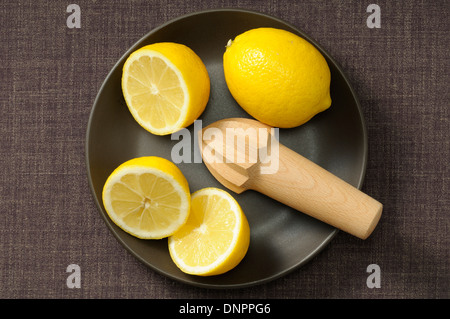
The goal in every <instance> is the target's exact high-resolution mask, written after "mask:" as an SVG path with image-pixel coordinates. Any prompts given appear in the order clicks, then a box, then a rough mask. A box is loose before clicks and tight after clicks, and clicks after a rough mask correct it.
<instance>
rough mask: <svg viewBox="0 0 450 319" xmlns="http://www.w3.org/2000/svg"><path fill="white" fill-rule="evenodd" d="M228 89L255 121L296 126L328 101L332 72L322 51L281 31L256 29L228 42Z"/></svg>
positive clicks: (225, 68)
mask: <svg viewBox="0 0 450 319" xmlns="http://www.w3.org/2000/svg"><path fill="white" fill-rule="evenodd" d="M223 68H224V75H225V81H226V83H227V86H228V89H229V90H230V92H231V94H232V96H233V97H234V99H235V100H236V102H237V103H238V104H239V105H240V106H241V107H242V108H243V109H244V110H245V111H246V112H247V113H249V114H250V115H251V116H253V117H254V118H256V119H257V120H259V121H261V122H263V123H265V124H268V125H271V126H274V127H281V128H291V127H296V126H299V125H301V124H304V123H305V122H307V121H309V120H310V119H311V118H312V117H313V116H314V115H316V114H317V113H319V112H322V111H324V110H326V109H328V108H329V107H330V105H331V97H330V81H331V74H330V69H329V67H328V64H327V62H326V60H325V58H324V57H323V56H322V54H321V53H320V52H319V51H318V50H317V49H316V48H315V47H314V46H313V45H312V44H311V43H309V42H308V41H306V40H305V39H303V38H301V37H299V36H297V35H295V34H293V33H291V32H288V31H285V30H281V29H275V28H257V29H252V30H249V31H246V32H244V33H242V34H240V35H238V36H237V37H236V38H235V39H234V40H230V41H228V44H227V46H226V51H225V53H224V55H223Z"/></svg>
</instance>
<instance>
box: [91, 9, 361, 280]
mask: <svg viewBox="0 0 450 319" xmlns="http://www.w3.org/2000/svg"><path fill="white" fill-rule="evenodd" d="M257 27H274V28H281V29H285V30H288V31H291V32H293V33H296V34H298V35H299V36H301V37H303V38H305V39H307V40H308V41H310V42H311V43H312V44H314V45H315V46H316V47H317V48H318V49H319V50H320V51H321V52H322V54H323V55H324V56H325V58H326V59H327V62H328V65H329V66H330V69H331V75H332V77H331V97H332V99H333V103H332V106H331V107H330V108H329V109H328V110H326V111H325V112H323V113H321V114H319V115H317V116H316V117H314V118H313V119H312V120H311V121H309V122H308V123H306V124H304V125H303V126H300V127H298V128H295V129H284V130H280V137H279V138H280V142H281V143H283V144H285V145H286V146H288V147H290V148H292V149H294V150H296V151H297V152H298V153H300V154H302V155H303V156H305V157H307V158H309V159H311V160H312V161H314V162H316V163H317V164H319V165H320V166H322V167H324V168H325V169H327V170H329V171H330V172H332V173H334V174H335V175H337V176H339V177H341V178H342V179H344V180H346V181H347V182H349V183H351V184H352V185H354V186H356V187H358V188H359V187H361V185H362V181H363V178H364V174H365V168H366V161H367V138H366V129H365V125H364V119H363V116H362V112H361V109H360V105H359V102H358V100H357V98H356V96H355V93H354V92H353V90H352V88H351V86H350V84H349V82H348V81H347V79H346V77H345V75H344V73H343V72H342V70H341V69H340V67H339V66H338V65H337V64H336V62H335V61H334V60H333V59H332V58H331V57H330V55H329V54H327V52H325V51H324V50H323V49H322V48H321V47H320V46H319V45H318V44H317V43H316V42H315V41H314V40H313V39H311V38H309V37H308V36H307V35H306V34H304V33H303V32H301V31H300V30H298V29H296V28H295V27H293V26H292V25H289V24H288V23H286V22H284V21H281V20H279V19H276V18H273V17H270V16H267V15H263V14H260V13H255V12H249V11H243V10H213V11H206V12H199V13H194V14H189V15H186V16H183V17H180V18H177V19H175V20H172V21H170V22H168V23H166V24H164V25H162V26H161V27H159V28H156V29H154V30H153V31H151V32H150V33H148V34H147V35H145V36H144V37H143V38H142V39H141V40H140V41H138V42H137V43H136V44H135V45H133V46H132V47H131V48H130V49H129V50H128V52H126V53H125V55H124V56H123V57H122V58H121V59H120V60H119V61H118V62H117V64H116V65H115V66H114V68H113V69H112V70H111V72H110V73H109V74H108V76H107V77H106V79H105V81H104V83H103V85H102V87H101V89H100V91H99V93H98V95H97V98H96V100H95V103H94V106H93V109H92V112H91V115H90V119H89V123H88V128H87V137H86V160H87V170H88V177H89V182H90V186H91V189H92V192H93V196H94V200H95V201H96V203H97V205H98V208H99V210H100V213H101V216H102V217H103V218H104V220H105V222H106V224H107V225H108V227H109V228H110V229H111V231H112V232H113V234H114V236H115V237H116V238H117V239H118V240H119V242H120V243H122V244H123V245H124V246H125V248H126V249H128V250H129V251H130V252H131V253H132V254H133V255H134V256H136V257H137V258H138V259H139V260H140V261H141V262H143V263H144V264H146V265H147V266H149V267H151V268H152V269H154V270H155V271H157V272H159V273H161V274H163V275H165V276H168V277H170V278H172V279H175V280H178V281H181V282H184V283H188V284H192V285H195V286H201V287H210V288H234V287H244V286H250V285H254V284H260V283H263V282H267V281H269V280H273V279H275V278H278V277H280V276H283V275H285V274H287V273H289V272H290V271H292V270H294V269H297V268H299V267H300V266H301V265H303V264H305V263H306V262H308V261H309V260H310V259H311V258H312V257H313V256H315V255H316V254H317V253H318V252H319V251H320V250H321V249H323V248H324V247H325V246H326V245H327V244H328V243H329V242H330V241H331V239H332V238H333V237H334V235H335V234H336V233H337V230H336V229H335V228H333V227H331V226H328V225H325V224H323V223H322V222H319V221H317V220H315V219H312V218H310V217H308V216H306V215H304V214H302V213H300V212H298V211H295V210H293V209H291V208H288V207H286V206H284V205H282V204H280V203H278V202H275V201H274V200H272V199H270V198H268V197H265V196H264V195H261V194H259V193H256V192H253V191H247V192H244V193H242V194H240V195H237V194H234V193H232V194H233V195H234V196H235V198H236V200H237V201H238V202H239V203H240V205H241V207H242V209H243V210H244V212H245V214H246V215H247V218H248V221H249V223H250V228H251V242H250V247H249V250H248V253H247V255H246V256H245V258H244V259H243V260H242V262H241V263H240V264H239V265H238V266H237V267H236V268H235V269H233V270H231V271H230V272H228V273H226V274H223V275H219V276H214V277H197V276H191V275H187V274H184V273H182V272H181V271H180V270H179V269H178V268H177V267H176V266H175V264H174V263H173V262H172V260H171V258H170V256H169V252H168V248H167V239H162V240H140V239H137V238H134V237H132V236H130V235H128V234H127V233H125V232H123V231H122V230H121V229H119V228H118V227H117V226H116V225H115V224H113V223H112V221H111V220H110V219H109V218H108V216H107V214H106V212H105V211H104V208H103V204H102V200H101V192H102V188H103V184H104V182H105V181H106V178H107V177H108V175H109V174H110V173H111V172H112V171H113V170H114V169H115V168H116V167H117V166H119V165H120V164H121V163H123V162H125V161H126V160H129V159H131V158H134V157H138V156H145V155H155V156H161V157H164V158H166V159H169V160H170V159H171V150H172V147H173V146H174V145H175V144H176V143H178V142H179V141H178V140H171V136H170V135H169V136H164V137H161V136H155V135H152V134H150V133H148V132H147V131H145V130H144V129H143V128H141V127H140V126H139V125H138V124H137V123H136V122H135V121H134V119H133V117H132V116H131V114H130V112H129V111H128V108H127V106H126V104H125V102H124V99H123V96H122V90H121V85H120V79H121V75H122V66H123V63H124V62H125V60H126V58H127V57H128V55H129V54H130V53H131V52H133V51H135V50H136V49H138V48H140V47H142V46H144V45H147V44H150V43H154V42H163V41H170V42H178V43H182V44H185V45H187V46H189V47H190V48H192V49H193V50H194V51H195V52H196V53H197V54H198V55H199V56H200V57H201V59H202V60H203V62H204V63H205V65H206V67H207V69H208V72H209V76H210V78H211V97H210V100H209V103H208V105H207V106H206V110H205V112H204V113H203V114H202V115H201V117H200V119H201V120H202V121H203V127H205V126H206V125H208V124H210V123H212V122H214V121H216V120H219V119H223V118H229V117H249V115H248V114H247V113H245V112H244V111H243V110H242V109H241V108H240V107H239V106H238V105H237V103H236V102H235V101H234V99H233V98H232V96H231V95H230V93H229V91H228V89H227V86H226V83H225V80H224V75H223V69H222V56H223V53H224V50H225V45H226V43H227V41H228V40H229V39H233V38H235V37H236V36H237V35H238V34H240V33H242V32H244V31H246V30H249V29H252V28H257ZM189 130H190V132H191V134H192V133H193V125H191V127H189ZM194 151H195V152H198V150H193V152H194ZM192 159H194V156H192ZM178 167H179V168H180V169H181V171H182V172H183V173H184V175H185V176H186V178H187V180H188V182H189V185H190V188H191V192H194V191H196V190H198V189H200V188H203V187H211V186H213V187H219V188H224V187H223V186H222V185H221V184H220V183H219V182H217V181H216V180H215V179H214V178H213V176H212V175H211V174H210V173H209V171H208V170H207V168H206V166H205V165H204V164H203V163H181V164H178Z"/></svg>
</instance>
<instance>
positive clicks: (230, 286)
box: [84, 8, 368, 289]
mask: <svg viewBox="0 0 450 319" xmlns="http://www.w3.org/2000/svg"><path fill="white" fill-rule="evenodd" d="M222 12H229V13H244V14H251V15H256V16H261V17H263V18H267V19H271V20H274V21H276V22H279V23H281V24H283V25H286V26H288V27H290V28H292V29H293V30H295V31H297V32H298V33H300V34H301V35H302V37H303V38H305V39H306V40H307V41H308V42H310V43H312V44H313V45H314V46H315V47H316V48H318V49H319V51H320V52H321V53H322V54H323V55H324V56H325V57H326V58H327V59H328V60H330V61H332V63H333V64H334V66H335V67H336V69H337V70H338V72H339V74H340V75H341V76H342V78H343V80H344V81H345V84H346V86H347V87H348V88H349V90H350V93H351V95H352V97H353V100H354V101H355V104H356V109H357V111H358V117H359V121H360V123H361V129H362V141H363V149H362V167H361V173H360V177H359V180H358V182H357V185H355V187H356V188H358V189H361V188H362V185H363V183H364V179H365V175H366V171H367V162H368V134H367V127H366V123H365V119H364V114H363V111H362V107H361V104H360V101H359V99H358V96H357V94H356V92H355V90H354V88H353V86H352V85H351V83H350V81H349V80H348V78H347V75H346V73H345V72H344V71H343V69H342V67H341V65H340V64H339V63H338V62H337V61H336V60H335V59H334V58H333V57H332V56H331V55H330V54H329V53H328V51H327V50H325V49H324V48H323V47H322V46H321V45H320V44H319V43H317V42H316V41H315V40H314V39H312V38H311V37H310V36H309V35H308V34H307V33H306V32H304V31H303V30H302V29H300V28H298V27H297V26H294V25H293V24H291V23H290V22H287V21H285V20H283V19H280V18H277V17H274V16H272V15H269V14H266V13H262V12H258V11H254V10H248V9H240V8H224V9H208V10H201V11H195V12H191V13H187V14H184V15H180V16H178V17H175V18H173V19H170V20H168V21H166V22H164V23H162V24H161V25H159V26H156V27H155V28H153V29H151V30H150V31H149V32H147V33H146V34H144V35H143V36H141V37H140V38H139V40H138V41H136V42H135V43H134V44H133V45H132V46H131V47H130V48H128V50H126V51H125V52H124V53H123V54H122V56H121V57H120V58H119V59H118V60H117V62H116V63H115V64H114V65H113V66H112V67H111V69H110V70H109V72H108V73H107V75H106V77H105V78H104V80H103V81H102V84H101V86H100V88H99V89H98V91H97V94H96V96H95V99H94V102H93V104H92V107H91V110H90V112H89V118H88V122H87V128H86V133H85V134H86V135H85V141H84V142H85V147H84V151H85V164H86V171H87V177H88V183H89V188H90V193H91V197H92V198H93V200H94V202H95V203H96V206H97V210H98V213H100V216H101V217H102V219H103V220H104V221H105V223H106V225H107V226H108V228H109V230H110V231H111V232H112V234H113V236H114V237H115V238H116V240H118V242H119V243H120V244H121V245H122V246H123V247H125V249H126V250H127V251H128V252H129V253H131V254H132V255H133V256H134V257H135V258H136V259H138V260H139V261H140V262H141V263H143V264H144V265H146V266H147V267H149V268H151V269H152V270H154V271H155V272H157V273H159V274H160V275H163V276H165V277H168V278H170V279H172V280H174V281H177V282H180V283H183V284H186V285H190V286H196V287H200V288H209V289H236V288H246V287H251V286H255V285H260V284H264V283H268V282H271V281H274V280H276V279H278V278H281V277H283V276H286V275H288V274H289V273H291V272H293V271H294V270H297V269H299V268H301V267H302V266H303V265H305V264H307V263H308V262H310V261H311V259H313V258H314V257H315V256H317V255H318V254H319V253H320V252H321V251H322V250H323V249H325V248H326V247H327V246H328V245H329V243H330V242H331V241H332V239H333V238H334V237H335V236H336V235H337V234H338V233H339V229H337V228H335V229H334V230H333V231H332V232H331V233H330V235H329V236H328V237H327V238H326V239H325V240H323V241H322V242H321V243H320V245H318V246H317V247H316V248H315V249H314V250H312V251H311V252H310V253H309V254H308V256H307V257H305V258H303V259H302V260H301V261H300V262H298V263H296V264H295V265H293V266H291V267H289V268H286V269H284V270H283V271H281V272H278V273H276V274H274V275H272V276H268V277H265V278H263V279H259V280H253V281H248V282H245V283H237V284H226V285H224V284H210V283H202V282H196V281H189V280H184V279H183V278H179V277H176V276H174V275H172V274H171V273H168V272H166V271H164V270H162V269H159V268H157V267H155V266H154V265H152V264H150V263H148V261H147V260H145V259H144V258H142V257H141V256H140V255H138V254H137V253H136V252H135V251H134V250H133V249H132V248H131V247H130V246H129V245H128V244H127V243H126V242H125V241H124V240H123V239H122V238H121V237H120V236H118V234H117V233H116V231H115V229H114V228H113V226H112V224H111V222H110V221H109V220H107V218H106V216H105V214H104V213H102V212H103V205H102V204H101V203H100V202H99V200H98V198H97V196H96V195H95V194H96V192H95V188H94V185H93V181H92V173H91V169H90V161H89V158H90V156H89V155H90V151H89V140H90V135H91V128H92V121H93V117H94V113H95V110H96V105H97V104H98V102H99V99H100V96H101V93H102V92H103V90H104V89H105V86H106V85H107V82H108V79H109V78H110V77H111V75H112V73H113V72H114V71H115V70H116V68H117V67H118V66H119V65H120V64H121V63H122V61H123V60H124V59H126V57H128V56H129V55H130V54H131V53H132V52H133V51H135V50H136V49H137V48H138V47H139V46H140V45H141V43H142V42H144V41H145V40H146V39H147V38H148V37H149V36H151V35H152V34H153V33H156V32H158V31H159V30H161V29H163V28H165V27H167V26H168V25H170V24H173V23H175V22H178V21H180V20H184V19H188V18H192V17H195V16H199V15H204V14H210V13H222Z"/></svg>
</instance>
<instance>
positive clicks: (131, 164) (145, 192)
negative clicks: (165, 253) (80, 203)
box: [102, 156, 190, 239]
mask: <svg viewBox="0 0 450 319" xmlns="http://www.w3.org/2000/svg"><path fill="white" fill-rule="evenodd" d="M102 199H103V204H104V207H105V210H106V212H107V213H108V215H109V217H110V218H111V220H112V221H113V222H114V223H115V224H116V225H117V226H119V227H120V228H122V229H123V230H124V231H126V232H128V233H129V234H131V235H133V236H136V237H138V238H142V239H160V238H164V237H168V236H170V235H172V234H173V233H175V232H176V231H177V230H178V229H179V228H180V227H181V226H182V225H183V224H184V223H185V222H186V220H187V217H188V215H189V211H190V193H189V186H188V183H187V181H186V179H185V177H184V176H183V174H182V173H181V171H180V170H179V169H178V168H177V167H176V166H175V164H173V163H172V162H170V161H168V160H166V159H164V158H160V157H155V156H149V157H140V158H135V159H132V160H129V161H127V162H125V163H123V164H122V165H120V166H119V167H118V168H117V169H115V170H114V171H113V172H112V173H111V175H110V176H109V177H108V179H107V180H106V182H105V185H104V187H103V193H102Z"/></svg>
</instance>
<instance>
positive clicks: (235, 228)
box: [169, 187, 250, 276]
mask: <svg viewBox="0 0 450 319" xmlns="http://www.w3.org/2000/svg"><path fill="white" fill-rule="evenodd" d="M249 243H250V228H249V224H248V221H247V218H246V216H245V215H244V213H243V211H242V209H241V207H240V206H239V204H238V203H237V202H236V200H235V199H234V198H233V197H232V196H231V195H230V194H228V193H227V192H226V191H223V190H221V189H218V188H212V187H210V188H204V189H201V190H199V191H197V192H195V193H194V194H192V196H191V212H190V215H189V218H188V220H187V222H186V224H185V225H184V226H183V227H182V228H181V229H180V230H179V231H178V232H176V233H175V234H174V235H172V236H170V237H169V252H170V256H171V257H172V260H173V261H174V262H175V264H176V265H177V266H178V267H179V268H180V269H181V270H182V271H183V272H185V273H188V274H192V275H199V276H211V275H218V274H222V273H225V272H227V271H229V270H231V269H233V268H234V267H235V266H237V265H238V264H239V262H240V261H241V260H242V259H243V258H244V256H245V254H246V253H247V250H248V247H249Z"/></svg>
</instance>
